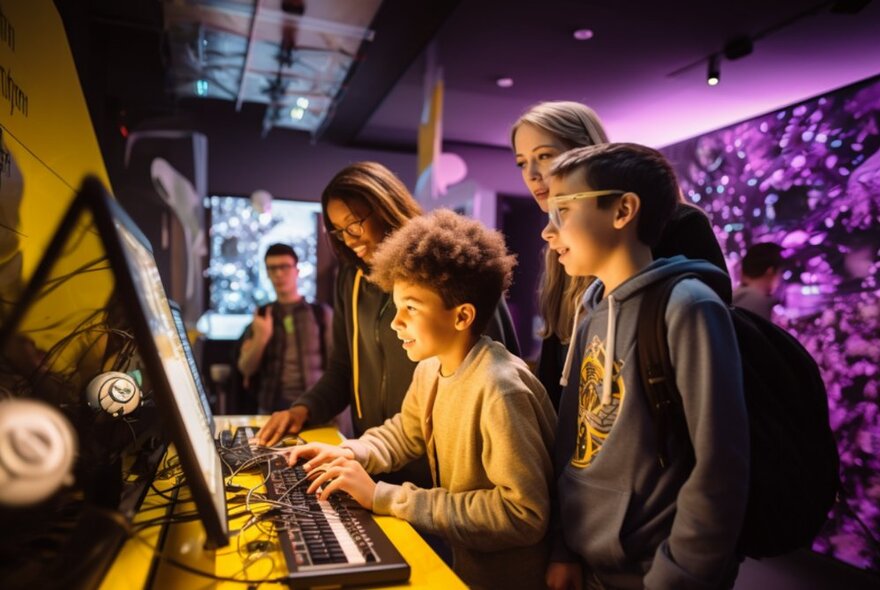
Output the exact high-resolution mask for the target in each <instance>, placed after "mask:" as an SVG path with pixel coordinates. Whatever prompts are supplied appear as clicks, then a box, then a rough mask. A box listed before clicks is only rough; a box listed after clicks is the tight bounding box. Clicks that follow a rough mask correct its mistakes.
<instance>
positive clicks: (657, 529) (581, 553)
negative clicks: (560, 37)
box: [547, 144, 749, 589]
mask: <svg viewBox="0 0 880 590" xmlns="http://www.w3.org/2000/svg"><path fill="white" fill-rule="evenodd" d="M550 175H551V177H550V183H549V188H550V198H549V202H548V204H549V214H550V220H551V223H553V224H554V225H555V226H556V227H557V228H558V232H557V233H556V234H554V235H552V236H551V238H550V240H549V242H550V245H549V247H550V248H553V249H554V250H556V251H557V252H558V253H559V261H560V263H562V264H563V266H564V267H565V271H566V273H568V274H570V275H572V276H582V275H589V276H595V277H597V279H598V280H597V281H595V282H594V283H593V285H592V286H591V287H590V288H588V290H587V292H586V294H585V296H584V307H585V309H586V310H587V313H586V320H585V322H584V323H583V324H582V325H581V327H580V329H579V330H578V332H577V334H576V339H575V340H574V341H573V342H572V346H571V348H572V350H573V351H574V352H575V357H574V358H576V359H579V362H577V363H576V366H574V367H572V368H571V371H570V376H569V384H568V386H567V387H566V388H565V390H564V391H563V395H562V400H561V403H560V409H559V416H560V418H559V425H558V431H557V446H556V450H555V462H556V474H557V476H558V488H557V489H558V492H557V493H558V501H559V513H558V519H557V520H556V521H555V522H554V525H553V533H552V537H553V549H552V553H551V564H550V567H549V568H548V570H547V583H548V586H549V587H550V588H567V587H576V586H579V585H580V584H583V587H586V588H651V589H659V588H668V589H672V588H675V589H688V588H694V589H697V588H699V589H705V588H729V587H731V586H732V585H733V581H734V580H735V578H736V574H737V570H738V563H739V561H738V559H737V556H736V542H737V537H738V535H739V531H740V528H741V524H742V520H743V517H744V514H745V508H746V500H747V494H748V478H749V435H748V422H747V417H746V408H745V402H744V397H743V391H742V368H741V364H740V356H739V350H738V348H737V343H736V337H735V334H734V330H733V325H732V322H731V319H730V317H729V315H728V311H727V307H726V305H725V304H724V303H723V301H722V299H721V297H719V295H718V294H716V292H720V293H722V294H723V295H724V296H725V297H726V298H727V299H728V300H729V295H730V293H729V290H730V286H729V280H728V279H727V276H726V275H725V274H724V273H723V272H721V271H720V270H719V269H718V268H717V267H715V266H713V265H711V264H709V263H708V262H705V261H697V260H688V259H686V258H684V257H682V256H676V257H673V258H660V259H657V260H654V259H653V256H652V254H651V247H652V246H653V245H654V244H656V241H657V239H658V238H659V236H660V235H661V233H662V231H663V229H664V226H665V224H666V222H667V220H668V219H669V217H670V215H671V214H672V212H673V209H674V208H675V206H676V203H677V202H678V195H679V187H678V184H677V181H676V178H675V174H674V172H673V171H672V168H671V167H670V165H669V163H668V162H667V161H666V160H665V159H664V157H663V156H662V155H661V154H660V153H659V152H657V151H655V150H653V149H650V148H646V147H643V146H638V145H634V144H606V145H601V146H592V147H587V148H580V149H576V150H572V151H570V152H566V153H565V154H562V155H561V156H559V157H558V158H557V159H556V160H555V161H554V163H553V166H552V169H551V171H550ZM685 272H692V273H694V274H696V275H698V276H699V278H685V279H683V280H681V281H680V282H678V283H677V284H676V286H675V287H674V289H673V291H672V295H671V297H670V299H669V304H668V306H667V308H666V312H665V322H666V328H667V340H668V345H669V350H670V356H671V359H672V364H673V367H674V370H675V376H676V384H677V386H678V389H679V390H680V392H681V401H682V403H681V407H680V408H677V409H674V410H673V411H672V412H673V415H674V416H678V417H680V421H679V422H678V423H676V426H678V427H677V428H673V429H670V430H671V431H672V432H670V433H669V438H668V440H667V441H664V444H667V445H668V446H667V448H666V451H667V453H666V456H667V457H668V458H669V461H668V463H667V464H666V465H665V466H664V465H661V464H660V461H658V451H659V449H658V441H657V434H656V431H655V426H654V420H653V417H652V412H653V411H654V408H652V407H651V406H650V405H649V403H648V402H647V398H646V393H645V391H644V388H643V384H642V383H641V382H640V381H641V379H640V376H639V358H638V343H637V342H636V333H637V319H638V314H639V306H640V304H641V302H642V297H643V294H644V291H645V289H646V288H647V287H648V286H650V285H652V284H654V283H656V282H659V281H663V280H665V279H666V278H668V277H670V276H673V275H679V274H681V273H685ZM725 289H726V292H725Z"/></svg>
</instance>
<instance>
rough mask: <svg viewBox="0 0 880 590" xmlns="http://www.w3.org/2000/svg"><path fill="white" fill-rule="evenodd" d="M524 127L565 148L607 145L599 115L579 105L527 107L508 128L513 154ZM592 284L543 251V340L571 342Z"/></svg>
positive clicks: (562, 103) (563, 103)
mask: <svg viewBox="0 0 880 590" xmlns="http://www.w3.org/2000/svg"><path fill="white" fill-rule="evenodd" d="M524 124H529V125H532V126H534V127H537V128H538V129H541V130H542V131H545V132H547V133H549V134H551V135H553V136H554V137H556V138H557V139H559V141H560V142H562V144H563V145H564V146H565V147H566V148H567V149H573V148H576V147H583V146H588V145H597V144H601V143H608V134H607V133H605V128H604V127H603V126H602V122H601V121H600V120H599V115H597V114H596V112H595V111H594V110H593V109H591V108H590V107H588V106H587V105H585V104H581V103H579V102H573V101H567V100H558V101H549V102H541V103H538V104H536V105H533V106H531V107H529V109H528V110H527V111H526V112H525V113H523V115H522V116H521V117H520V118H519V119H517V120H516V122H515V123H514V124H513V126H512V127H511V128H510V144H511V146H512V147H513V148H514V151H515V150H516V146H515V145H514V143H515V141H516V132H517V131H518V130H519V128H520V127H521V126H522V125H524ZM592 282H593V278H592V277H570V276H568V275H567V274H565V270H564V269H563V267H562V265H561V264H560V263H559V255H558V254H557V253H556V252H555V251H553V250H550V249H549V248H547V249H546V250H545V253H544V273H543V275H542V279H541V288H540V291H539V293H538V309H539V312H540V314H541V319H543V320H544V327H543V328H542V330H541V336H542V337H543V338H547V337H548V336H551V335H554V334H555V335H556V336H557V337H558V338H559V339H560V340H561V341H562V342H563V343H566V342H568V341H569V340H570V338H571V330H572V322H573V321H574V311H575V309H576V308H577V306H578V305H580V302H581V298H582V297H583V294H584V291H586V289H587V287H588V286H589V285H590V283H592Z"/></svg>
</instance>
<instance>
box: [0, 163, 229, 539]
mask: <svg viewBox="0 0 880 590" xmlns="http://www.w3.org/2000/svg"><path fill="white" fill-rule="evenodd" d="M19 342H29V343H32V344H33V346H32V347H31V348H34V349H35V350H37V351H39V352H38V353H37V354H36V355H31V356H32V357H33V358H31V359H25V361H21V360H20V359H18V360H16V359H11V360H10V362H9V363H6V362H5V361H6V360H7V359H4V364H5V365H6V364H8V365H12V366H17V365H21V364H22V362H24V364H27V363H28V362H30V364H31V365H33V364H36V365H37V369H38V370H27V371H18V372H17V373H18V374H13V375H12V379H13V380H15V379H18V380H19V381H21V380H22V379H23V380H25V381H27V380H28V379H30V381H31V382H30V383H29V385H28V392H29V393H28V394H27V395H31V396H32V397H40V398H42V399H44V400H46V401H49V402H50V404H54V405H56V406H57V407H59V408H62V409H63V410H65V411H66V413H67V414H68V415H70V416H71V417H73V420H74V422H75V424H76V425H77V428H76V429H77V433H78V435H79V437H80V439H81V440H80V452H81V453H82V454H83V457H82V459H81V460H80V461H79V463H81V465H80V466H79V467H78V470H77V478H78V482H77V486H76V487H77V488H82V489H84V490H86V495H88V493H91V492H90V489H91V488H93V487H99V488H100V487H102V486H103V485H104V484H103V483H102V480H101V478H89V477H87V472H88V470H89V469H90V467H89V463H93V462H95V461H100V459H101V456H102V453H104V452H105V450H106V449H99V450H95V449H94V446H95V445H94V444H93V441H92V440H91V438H93V437H92V435H93V434H94V433H95V432H97V431H98V430H100V428H98V426H102V427H106V428H108V429H110V430H113V432H114V434H115V435H118V431H119V430H120V428H123V429H124V430H125V431H128V430H130V429H129V427H131V434H128V436H129V438H131V437H132V436H133V437H134V438H137V437H138V436H139V435H138V433H137V428H138V427H140V426H141V424H140V420H139V419H137V417H138V416H139V413H140V412H141V411H142V410H145V411H147V412H149V409H150V408H151V407H152V406H154V407H155V412H156V413H157V414H159V415H160V416H161V419H157V420H156V422H157V423H161V425H162V426H163V427H164V430H165V432H166V433H167V437H168V439H169V440H170V442H172V443H174V446H175V449H176V452H177V455H178V457H179V462H180V466H181V468H182V471H183V476H184V478H185V480H186V484H187V485H188V486H189V488H190V490H191V492H192V497H193V500H194V502H195V505H196V509H197V511H198V514H199V516H200V519H201V521H202V523H203V525H204V528H205V532H206V537H207V538H206V545H207V546H208V547H217V546H223V545H226V544H227V543H228V539H229V530H228V522H227V514H226V496H225V490H224V482H223V475H222V470H221V464H220V458H219V456H218V454H217V452H216V447H215V443H214V437H213V432H212V424H211V423H210V422H211V421H210V420H209V418H208V416H207V415H206V413H205V409H204V406H203V402H202V396H201V394H200V391H199V388H198V385H197V382H198V376H197V375H196V376H194V375H193V372H192V369H191V366H190V363H189V361H188V359H187V353H186V350H185V348H184V343H183V341H182V339H181V337H180V335H179V331H178V327H177V325H176V324H175V321H174V317H173V315H172V311H171V307H170V305H169V302H168V299H167V297H166V294H165V289H164V287H163V286H162V282H161V280H160V277H159V271H158V269H157V267H156V262H155V260H154V258H153V255H152V250H151V247H150V245H149V243H148V242H147V240H146V238H144V236H143V234H142V233H141V232H140V230H139V229H138V228H137V226H136V225H135V224H134V222H133V221H132V220H131V218H129V216H128V215H127V214H126V213H125V211H124V210H123V209H122V207H121V206H120V205H119V204H118V203H116V202H115V201H114V200H113V199H112V198H111V197H110V196H109V195H108V194H107V193H106V191H105V190H104V188H103V186H102V185H101V183H100V181H98V180H97V179H95V178H86V179H85V180H84V181H83V184H82V187H81V188H80V190H79V192H78V194H77V196H76V198H75V199H74V200H73V203H72V204H71V206H70V208H69V210H68V212H67V213H66V215H65V217H64V219H63V220H62V222H61V225H60V226H59V229H58V231H57V232H56V235H55V236H54V238H53V240H52V242H51V244H50V246H49V248H48V249H47V251H46V253H45V255H44V258H43V260H42V262H41V264H40V266H39V267H38V268H37V270H36V271H35V272H34V274H33V277H32V280H31V282H30V284H29V286H28V288H27V289H26V291H25V293H24V294H23V296H22V297H21V300H20V303H19V304H18V305H17V306H16V307H15V308H14V309H13V311H12V312H11V313H10V315H9V317H8V319H7V322H6V324H4V326H3V328H2V329H0V346H3V347H4V348H3V349H2V350H3V351H4V354H6V353H7V351H14V350H18V349H21V348H22V347H21V346H16V344H17V343H19ZM10 354H11V355H13V356H14V355H15V354H18V353H16V352H13V353H10ZM49 366H51V370H47V367H49ZM31 369H33V367H31ZM133 369H138V370H139V371H140V373H141V375H142V378H143V383H142V391H143V397H144V400H145V406H144V408H142V409H141V410H137V411H136V412H135V413H132V415H131V418H133V419H131V420H128V421H127V422H126V421H125V418H127V417H125V416H123V417H122V420H120V419H118V418H114V417H111V416H109V415H106V414H104V415H101V413H100V412H98V414H97V415H96V414H95V411H94V410H92V409H90V408H88V407H87V406H86V403H85V400H84V397H85V393H84V392H85V391H86V390H87V386H88V382H89V381H90V380H91V379H92V378H93V377H95V376H97V375H100V374H102V372H103V371H107V370H118V371H128V372H131V371H132V370H133ZM12 372H13V373H15V371H12ZM19 381H16V383H18V382H19ZM0 385H2V383H0ZM13 395H17V394H15V393H14V394H13ZM82 424H88V425H89V426H88V427H87V428H82V427H81V425H82ZM95 425H98V426H95ZM108 425H109V426H108ZM114 425H115V426H114ZM120 425H121V426H120ZM81 430H82V431H83V432H80V431H81ZM105 446H106V447H107V448H109V447H110V446H111V445H109V444H108V445H105ZM84 473H85V474H86V475H83V474H84ZM124 475H125V474H124ZM80 476H82V477H80ZM104 479H106V477H105V478H104ZM113 502H114V500H110V501H109V502H107V504H108V505H112V504H113ZM131 512H133V510H132V508H131V507H128V508H127V509H126V513H127V515H128V514H130V513H131Z"/></svg>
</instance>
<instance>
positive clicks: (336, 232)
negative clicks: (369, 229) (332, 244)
mask: <svg viewBox="0 0 880 590" xmlns="http://www.w3.org/2000/svg"><path fill="white" fill-rule="evenodd" d="M372 214H373V211H370V212H369V213H367V214H366V215H364V216H363V217H362V218H361V219H358V220H357V221H352V222H351V223H349V224H348V225H346V226H345V227H343V228H342V229H331V230H330V231H329V232H327V233H329V234H330V235H331V236H333V237H334V238H336V239H337V240H339V241H340V242H344V241H345V236H344V234H348V235H350V236H351V237H353V238H359V237H361V236H362V235H364V222H365V221H366V220H367V219H369V217H370V215H372Z"/></svg>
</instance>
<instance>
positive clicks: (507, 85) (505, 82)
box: [495, 78, 513, 88]
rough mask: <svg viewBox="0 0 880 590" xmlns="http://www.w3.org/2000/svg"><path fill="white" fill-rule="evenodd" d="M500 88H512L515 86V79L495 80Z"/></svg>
mask: <svg viewBox="0 0 880 590" xmlns="http://www.w3.org/2000/svg"><path fill="white" fill-rule="evenodd" d="M495 83H496V84H497V85H498V88H510V87H511V86H513V78H498V79H497V80H495Z"/></svg>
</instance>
